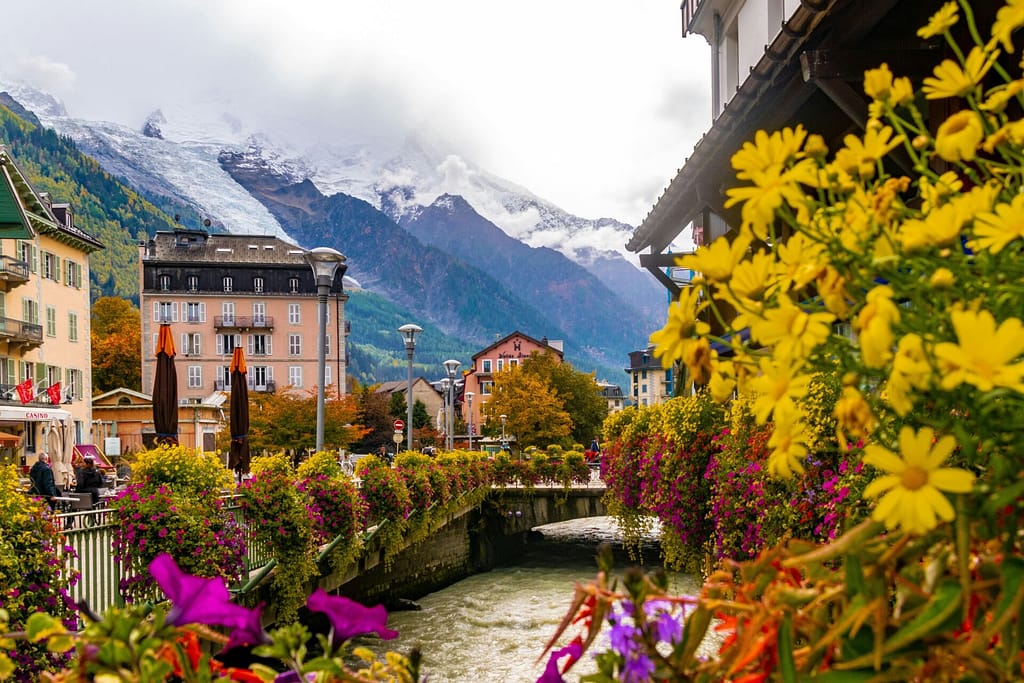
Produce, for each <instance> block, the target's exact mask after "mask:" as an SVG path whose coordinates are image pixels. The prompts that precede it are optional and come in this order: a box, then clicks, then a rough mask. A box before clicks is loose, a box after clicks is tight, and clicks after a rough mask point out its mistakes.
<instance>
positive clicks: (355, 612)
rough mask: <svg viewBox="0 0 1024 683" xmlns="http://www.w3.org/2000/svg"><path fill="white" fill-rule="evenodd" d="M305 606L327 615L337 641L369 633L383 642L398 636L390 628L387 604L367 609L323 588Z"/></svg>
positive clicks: (396, 632)
mask: <svg viewBox="0 0 1024 683" xmlns="http://www.w3.org/2000/svg"><path fill="white" fill-rule="evenodd" d="M306 607H308V608H309V609H311V610H313V611H314V612H322V613H324V614H326V615H327V618H328V619H330V621H331V626H333V627H334V641H335V642H340V641H344V640H348V639H349V638H352V637H354V636H359V635H363V634H366V633H376V634H377V635H378V636H380V637H381V638H383V639H384V640H391V639H392V638H397V637H398V631H392V630H391V629H389V628H387V622H388V612H387V610H386V609H384V605H375V606H374V607H366V606H364V605H361V604H359V603H358V602H356V601H354V600H349V599H348V598H346V597H343V596H341V595H328V594H327V593H326V592H325V591H324V589H323V588H318V589H317V590H316V591H315V592H314V593H313V594H312V595H310V596H309V599H308V600H307V601H306Z"/></svg>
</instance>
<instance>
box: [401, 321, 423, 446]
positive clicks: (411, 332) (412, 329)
mask: <svg viewBox="0 0 1024 683" xmlns="http://www.w3.org/2000/svg"><path fill="white" fill-rule="evenodd" d="M398 331H399V332H401V333H402V337H403V338H404V339H405V355H406V357H407V358H408V359H409V376H408V384H407V385H406V388H405V428H406V429H408V430H409V432H408V434H409V436H408V438H407V439H406V442H405V449H406V450H407V451H411V450H412V354H413V351H415V350H416V334H417V333H419V332H422V331H423V328H422V327H420V326H419V325H414V324H413V323H406V324H404V325H402V326H401V327H399V328H398Z"/></svg>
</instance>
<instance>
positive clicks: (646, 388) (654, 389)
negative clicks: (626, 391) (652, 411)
mask: <svg viewBox="0 0 1024 683" xmlns="http://www.w3.org/2000/svg"><path fill="white" fill-rule="evenodd" d="M626 374H628V375H629V387H630V394H631V395H632V397H633V405H635V406H637V407H643V406H653V405H658V404H660V403H664V402H665V401H667V400H669V399H670V398H672V370H671V369H669V370H666V369H665V368H663V367H661V360H659V359H657V358H655V357H654V347H653V346H648V347H647V348H646V349H642V350H640V351H630V352H629V367H628V368H626Z"/></svg>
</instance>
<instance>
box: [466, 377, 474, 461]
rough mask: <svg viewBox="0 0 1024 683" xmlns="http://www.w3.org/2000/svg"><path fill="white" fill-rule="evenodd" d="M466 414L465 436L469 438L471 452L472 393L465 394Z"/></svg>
mask: <svg viewBox="0 0 1024 683" xmlns="http://www.w3.org/2000/svg"><path fill="white" fill-rule="evenodd" d="M466 405H467V406H468V408H467V409H466V414H467V415H468V416H469V419H468V420H467V421H466V435H467V436H468V437H469V450H473V392H472V391H467V392H466Z"/></svg>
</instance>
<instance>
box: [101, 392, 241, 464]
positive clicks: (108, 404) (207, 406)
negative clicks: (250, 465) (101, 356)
mask: <svg viewBox="0 0 1024 683" xmlns="http://www.w3.org/2000/svg"><path fill="white" fill-rule="evenodd" d="M225 399H226V395H225V394H223V393H220V392H217V393H215V394H213V395H212V396H211V397H209V398H208V399H206V400H205V401H204V402H203V403H191V404H188V405H179V406H178V443H180V444H181V445H183V446H185V447H187V448H194V449H196V450H200V451H208V452H209V451H214V450H216V448H217V445H216V442H217V434H218V433H219V432H220V431H221V430H224V429H227V428H228V420H227V415H226V412H227V407H226V406H225V403H226V401H225ZM92 414H93V440H94V441H95V443H96V445H97V446H99V447H100V448H101V449H103V453H104V454H106V456H107V457H108V459H109V460H110V461H111V462H112V463H117V462H118V456H122V455H127V454H129V453H134V452H136V451H140V450H143V449H145V448H151V447H152V445H153V437H154V436H155V433H154V430H153V397H152V396H150V395H149V394H143V393H141V392H138V391H133V390H131V389H125V388H120V389H112V390H111V391H108V392H105V393H103V394H99V395H98V396H94V397H93V399H92ZM225 464H226V463H225Z"/></svg>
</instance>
